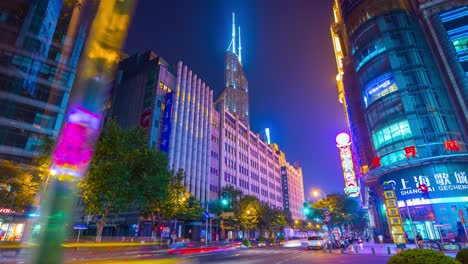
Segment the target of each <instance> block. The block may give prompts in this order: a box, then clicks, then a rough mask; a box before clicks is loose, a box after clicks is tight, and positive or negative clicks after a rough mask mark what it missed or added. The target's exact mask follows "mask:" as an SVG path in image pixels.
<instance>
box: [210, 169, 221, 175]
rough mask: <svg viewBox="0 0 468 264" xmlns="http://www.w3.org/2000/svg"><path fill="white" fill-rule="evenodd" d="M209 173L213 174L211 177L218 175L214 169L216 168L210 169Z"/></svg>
mask: <svg viewBox="0 0 468 264" xmlns="http://www.w3.org/2000/svg"><path fill="white" fill-rule="evenodd" d="M210 173H211V174H213V175H218V173H219V170H218V169H216V168H213V167H210Z"/></svg>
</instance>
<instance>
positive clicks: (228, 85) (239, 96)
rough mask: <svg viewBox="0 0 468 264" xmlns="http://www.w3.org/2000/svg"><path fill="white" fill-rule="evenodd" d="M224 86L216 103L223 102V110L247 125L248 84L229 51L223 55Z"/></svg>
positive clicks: (239, 64)
mask: <svg viewBox="0 0 468 264" xmlns="http://www.w3.org/2000/svg"><path fill="white" fill-rule="evenodd" d="M224 85H225V86H224V89H223V91H222V92H221V95H220V96H219V97H218V101H221V100H222V101H224V103H225V105H224V107H225V110H227V111H229V112H231V113H233V114H234V115H236V116H238V117H239V120H240V121H241V122H242V123H243V124H245V125H249V124H250V118H249V87H248V86H249V84H248V82H247V78H246V76H245V73H244V70H243V68H242V64H241V63H240V61H239V58H238V56H237V55H236V54H235V53H232V52H230V51H227V52H226V53H225V55H224Z"/></svg>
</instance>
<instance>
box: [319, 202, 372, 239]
mask: <svg viewBox="0 0 468 264" xmlns="http://www.w3.org/2000/svg"><path fill="white" fill-rule="evenodd" d="M325 209H328V210H329V212H330V218H331V222H330V223H328V226H329V227H330V228H334V227H338V228H340V230H341V232H343V227H346V226H350V225H351V226H352V225H356V227H358V228H359V230H357V229H356V230H355V231H358V232H361V231H363V230H364V228H365V227H367V219H366V212H365V210H364V209H362V208H361V206H360V205H359V203H358V202H357V200H356V199H354V198H351V197H348V196H345V195H343V194H330V195H328V196H327V199H326V200H325V199H320V200H318V201H317V202H316V203H314V204H312V216H311V217H312V218H319V219H323V212H324V210H325ZM363 223H365V224H364V225H363ZM364 226H365V227H364Z"/></svg>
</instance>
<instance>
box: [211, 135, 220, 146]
mask: <svg viewBox="0 0 468 264" xmlns="http://www.w3.org/2000/svg"><path fill="white" fill-rule="evenodd" d="M211 141H212V142H213V143H215V144H219V138H218V137H216V136H214V135H211Z"/></svg>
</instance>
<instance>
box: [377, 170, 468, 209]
mask: <svg viewBox="0 0 468 264" xmlns="http://www.w3.org/2000/svg"><path fill="white" fill-rule="evenodd" d="M467 172H468V164H465V163H445V164H429V165H425V166H420V167H414V168H408V169H405V170H399V171H398V172H393V173H388V174H386V175H384V176H382V177H380V179H379V182H380V184H383V183H384V182H388V183H392V184H393V186H395V193H396V196H397V197H396V198H397V200H411V199H413V200H415V199H416V200H417V199H420V200H422V199H423V196H422V192H421V190H420V189H419V188H418V186H420V185H426V186H427V189H428V193H429V195H430V198H431V199H437V198H447V197H465V196H468V174H467ZM420 204H421V203H420ZM422 204H424V203H422ZM412 205H418V204H417V203H413V204H412Z"/></svg>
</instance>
